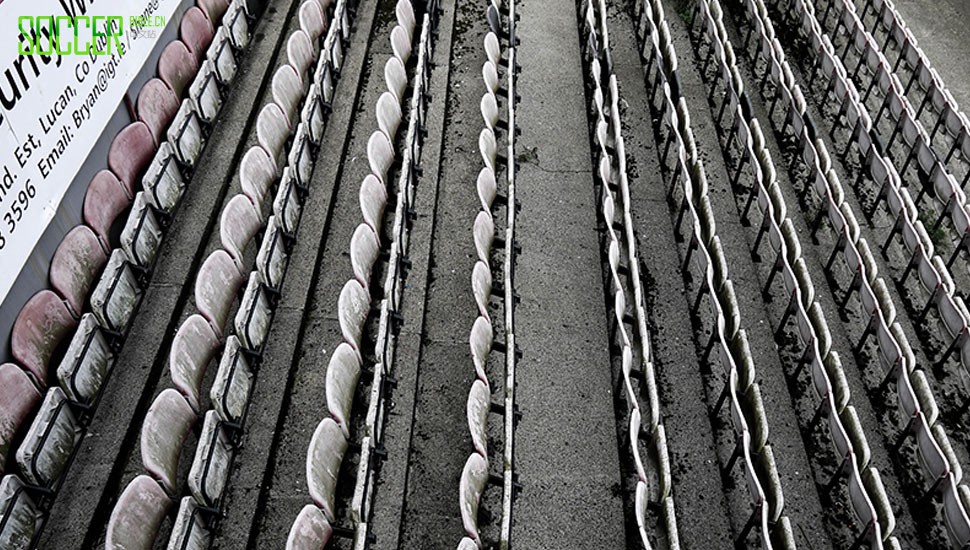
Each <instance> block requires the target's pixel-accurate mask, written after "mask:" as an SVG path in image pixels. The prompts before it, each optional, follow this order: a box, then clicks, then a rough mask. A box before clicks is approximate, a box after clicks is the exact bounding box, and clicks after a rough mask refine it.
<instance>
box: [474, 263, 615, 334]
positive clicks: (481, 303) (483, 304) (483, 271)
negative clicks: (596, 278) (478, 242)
mask: <svg viewBox="0 0 970 550" xmlns="http://www.w3.org/2000/svg"><path fill="white" fill-rule="evenodd" d="M471 282H472V294H473V295H474V296H475V303H476V304H477V305H478V313H479V314H480V315H481V316H482V317H485V318H486V319H491V316H490V315H489V314H488V301H489V299H490V298H491V296H492V272H491V270H489V268H488V264H486V263H485V262H483V261H481V260H479V261H477V262H475V267H473V268H472V281H471ZM617 296H623V293H622V292H620V293H618V294H617ZM620 319H621V321H620V322H621V324H622V311H621V313H620Z"/></svg>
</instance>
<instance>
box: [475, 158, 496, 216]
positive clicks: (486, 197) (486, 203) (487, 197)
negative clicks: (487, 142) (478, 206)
mask: <svg viewBox="0 0 970 550" xmlns="http://www.w3.org/2000/svg"><path fill="white" fill-rule="evenodd" d="M476 187H477V188H478V200H480V201H481V203H482V210H483V211H485V212H490V211H491V210H492V203H493V202H495V197H496V196H497V195H498V184H497V183H496V181H495V173H494V172H492V170H491V169H489V168H487V167H486V168H482V169H481V170H480V171H479V172H478V180H477V182H476Z"/></svg>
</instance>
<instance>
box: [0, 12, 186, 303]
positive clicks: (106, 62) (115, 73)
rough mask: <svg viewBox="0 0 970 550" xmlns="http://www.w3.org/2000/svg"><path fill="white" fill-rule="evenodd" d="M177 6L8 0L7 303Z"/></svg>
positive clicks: (0, 153)
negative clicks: (18, 277)
mask: <svg viewBox="0 0 970 550" xmlns="http://www.w3.org/2000/svg"><path fill="white" fill-rule="evenodd" d="M178 5H179V0H137V1H135V0H32V1H27V0H5V1H3V0H0V29H2V32H0V34H2V35H3V36H4V37H6V38H4V39H3V40H0V44H2V46H0V266H2V267H0V300H2V298H3V297H4V296H6V294H7V292H8V291H9V289H10V287H11V285H12V284H13V283H14V281H15V280H16V278H17V275H18V273H20V270H21V269H22V267H23V265H24V263H25V262H26V261H27V259H28V257H29V256H30V253H31V251H32V250H33V249H34V246H35V245H36V244H37V241H38V240H39V239H40V237H41V235H42V234H43V232H44V230H45V228H46V227H47V225H48V223H49V222H50V220H51V219H52V218H53V217H54V214H55V212H57V209H58V207H59V206H60V203H61V200H62V198H63V197H64V194H65V192H66V191H67V189H68V187H69V186H70V184H71V182H72V180H73V179H74V177H75V175H76V174H77V171H78V169H79V168H80V167H81V164H82V163H83V162H84V160H85V159H86V158H87V156H88V153H89V152H90V150H91V148H92V147H93V145H94V143H95V141H96V140H97V138H98V136H100V135H101V133H102V132H103V131H104V129H105V126H106V125H107V124H108V121H109V120H110V118H111V116H112V114H113V113H114V112H115V110H116V109H117V108H118V105H119V103H120V102H121V100H122V98H123V97H124V95H125V93H126V92H127V90H128V88H129V86H130V85H131V83H132V80H133V79H134V78H135V77H136V76H137V74H138V73H139V71H140V70H141V68H142V66H143V65H144V63H145V61H146V59H148V57H149V55H150V54H151V52H152V50H153V49H154V48H155V44H156V42H157V41H158V40H159V38H160V36H161V35H162V32H161V31H162V29H163V28H164V27H165V25H166V24H167V22H168V19H169V18H170V17H171V16H172V14H173V13H174V12H175V9H176V8H177V7H178ZM105 166H107V165H105Z"/></svg>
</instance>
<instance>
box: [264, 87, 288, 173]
mask: <svg viewBox="0 0 970 550" xmlns="http://www.w3.org/2000/svg"><path fill="white" fill-rule="evenodd" d="M256 136H257V139H258V141H259V145H260V146H261V147H262V148H263V149H265V150H266V152H267V153H269V156H270V158H271V159H272V160H273V165H274V166H275V168H274V172H273V175H274V176H279V175H280V174H282V173H283V165H284V163H285V162H286V154H285V152H284V151H283V146H284V145H286V140H287V138H289V137H290V125H289V122H287V118H286V113H284V112H283V109H282V108H281V107H280V106H279V105H277V104H275V103H267V104H266V105H264V106H263V110H262V111H260V112H259V118H258V119H257V120H256Z"/></svg>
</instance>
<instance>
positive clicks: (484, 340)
mask: <svg viewBox="0 0 970 550" xmlns="http://www.w3.org/2000/svg"><path fill="white" fill-rule="evenodd" d="M493 337H494V336H493V334H492V324H491V323H490V322H489V320H488V318H486V317H478V318H477V319H475V324H473V325H472V330H471V333H469V335H468V344H469V346H470V347H471V352H472V361H473V362H474V363H475V374H477V375H478V379H479V380H481V381H482V382H485V383H488V377H487V376H486V374H485V363H486V362H488V354H489V353H490V352H491V351H492V339H493Z"/></svg>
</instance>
